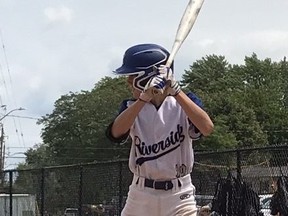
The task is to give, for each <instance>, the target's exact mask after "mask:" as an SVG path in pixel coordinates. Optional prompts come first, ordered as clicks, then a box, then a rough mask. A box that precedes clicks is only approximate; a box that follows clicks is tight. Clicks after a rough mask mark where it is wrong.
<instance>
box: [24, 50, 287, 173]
mask: <svg viewBox="0 0 288 216" xmlns="http://www.w3.org/2000/svg"><path fill="white" fill-rule="evenodd" d="M287 80H288V64H287V62H286V59H285V58H284V59H283V61H280V62H272V61H271V60H270V59H268V58H267V59H264V60H260V59H258V57H257V55H256V54H253V55H252V56H250V57H246V58H245V60H244V64H243V65H231V64H229V63H228V61H227V60H226V59H225V57H224V56H216V55H209V56H206V57H203V58H201V59H200V60H197V61H195V62H194V63H193V64H192V65H190V67H189V70H185V72H184V74H183V76H182V80H180V82H181V84H182V85H183V86H185V87H183V88H184V90H185V91H192V92H194V93H196V94H197V95H198V96H199V97H200V98H201V99H202V100H203V102H204V106H205V109H206V110H207V112H208V113H209V115H210V116H211V118H212V120H213V122H214V125H215V130H214V132H213V134H212V135H210V136H208V137H206V138H204V139H202V140H200V141H197V142H198V143H197V145H196V149H201V150H221V149H222V150H223V149H231V148H245V147H256V146H266V145H275V144H285V143H286V142H287V139H288V133H287V122H288V119H287V118H288V115H287V105H288V84H287V83H288V81H287ZM124 86H126V82H125V78H110V77H105V78H103V79H102V80H100V81H99V82H98V83H96V85H95V87H94V88H93V89H92V90H91V91H81V92H78V93H77V92H76V93H73V92H70V93H68V94H67V95H63V96H61V97H60V98H59V99H58V100H57V101H56V102H55V108H54V110H53V112H52V113H50V114H47V115H46V116H44V117H43V118H42V119H41V120H40V121H39V124H41V125H43V129H42V138H43V144H42V145H40V146H38V147H37V148H36V149H30V150H28V151H27V152H26V155H27V160H26V164H25V165H26V166H30V167H31V166H32V165H34V167H35V166H38V167H39V166H45V165H55V164H71V163H74V164H75V163H85V162H93V161H99V160H103V159H105V160H107V159H110V160H111V159H116V158H127V157H128V149H129V145H123V146H119V145H115V144H113V143H111V142H110V141H108V139H107V138H106V136H105V129H106V127H107V126H108V124H109V123H110V122H111V121H112V119H113V118H114V117H115V116H116V115H117V113H118V108H119V105H120V103H121V101H122V100H123V99H124V98H129V97H131V94H130V92H129V89H128V88H124Z"/></svg>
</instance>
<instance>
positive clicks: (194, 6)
mask: <svg viewBox="0 0 288 216" xmlns="http://www.w3.org/2000/svg"><path fill="white" fill-rule="evenodd" d="M203 2H204V0H189V3H188V5H187V7H186V9H185V11H184V14H183V16H182V18H181V21H180V23H179V25H178V29H177V32H176V36H175V40H174V43H173V46H172V50H171V52H170V56H169V58H168V60H167V62H166V67H168V68H170V67H171V64H172V62H173V60H174V58H175V55H176V53H177V52H178V50H179V49H180V47H181V45H182V43H183V42H184V40H185V39H186V38H187V36H188V34H189V33H190V31H191V29H192V27H193V25H194V23H195V21H196V18H197V16H198V14H199V12H200V9H201V7H202V5H203ZM159 93H163V92H160V91H159V90H155V91H154V94H159Z"/></svg>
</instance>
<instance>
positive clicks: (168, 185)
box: [144, 179, 173, 190]
mask: <svg viewBox="0 0 288 216" xmlns="http://www.w3.org/2000/svg"><path fill="white" fill-rule="evenodd" d="M144 186H145V187H149V188H154V189H156V190H170V189H172V188H173V183H172V181H154V180H152V179H145V181H144Z"/></svg>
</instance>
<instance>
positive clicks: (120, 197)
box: [118, 161, 123, 215]
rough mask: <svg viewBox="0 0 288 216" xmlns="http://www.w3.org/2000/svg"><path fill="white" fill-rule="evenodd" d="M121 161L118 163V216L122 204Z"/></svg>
mask: <svg viewBox="0 0 288 216" xmlns="http://www.w3.org/2000/svg"><path fill="white" fill-rule="evenodd" d="M122 168H123V166H122V161H120V162H119V204H118V215H121V211H122V203H123V187H122V183H123V177H122V176H123V175H122Z"/></svg>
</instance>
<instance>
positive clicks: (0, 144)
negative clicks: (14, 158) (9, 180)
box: [0, 123, 5, 192]
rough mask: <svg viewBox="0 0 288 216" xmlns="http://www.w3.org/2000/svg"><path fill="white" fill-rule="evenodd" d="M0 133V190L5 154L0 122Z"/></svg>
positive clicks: (2, 181)
mask: <svg viewBox="0 0 288 216" xmlns="http://www.w3.org/2000/svg"><path fill="white" fill-rule="evenodd" d="M0 127H1V134H0V190H1V188H2V189H3V187H4V156H5V151H4V149H5V146H4V127H3V124H2V123H0ZM0 192H1V191H0Z"/></svg>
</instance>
